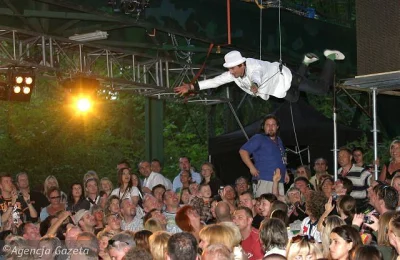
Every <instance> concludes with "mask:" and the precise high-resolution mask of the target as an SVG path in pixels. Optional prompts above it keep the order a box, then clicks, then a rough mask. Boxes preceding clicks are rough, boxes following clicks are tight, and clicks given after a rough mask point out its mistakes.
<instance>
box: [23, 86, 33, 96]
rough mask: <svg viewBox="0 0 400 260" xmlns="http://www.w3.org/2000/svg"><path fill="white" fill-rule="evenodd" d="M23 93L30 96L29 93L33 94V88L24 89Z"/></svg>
mask: <svg viewBox="0 0 400 260" xmlns="http://www.w3.org/2000/svg"><path fill="white" fill-rule="evenodd" d="M22 92H24V94H26V95H28V94H29V93H31V88H30V87H23V88H22Z"/></svg>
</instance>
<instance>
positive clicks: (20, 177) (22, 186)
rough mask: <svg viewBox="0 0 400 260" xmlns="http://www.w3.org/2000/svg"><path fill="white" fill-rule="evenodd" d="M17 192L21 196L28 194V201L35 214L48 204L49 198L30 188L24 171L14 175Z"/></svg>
mask: <svg viewBox="0 0 400 260" xmlns="http://www.w3.org/2000/svg"><path fill="white" fill-rule="evenodd" d="M15 180H16V183H17V186H18V189H19V192H20V193H21V194H22V195H23V196H25V197H26V196H27V195H30V201H31V203H32V205H33V207H34V208H35V210H36V212H37V214H40V211H41V210H42V208H45V207H47V206H48V205H49V200H48V199H47V198H46V196H44V195H43V193H41V192H39V191H34V190H31V189H30V187H29V177H28V174H27V173H26V172H20V173H18V174H17V175H16V177H15Z"/></svg>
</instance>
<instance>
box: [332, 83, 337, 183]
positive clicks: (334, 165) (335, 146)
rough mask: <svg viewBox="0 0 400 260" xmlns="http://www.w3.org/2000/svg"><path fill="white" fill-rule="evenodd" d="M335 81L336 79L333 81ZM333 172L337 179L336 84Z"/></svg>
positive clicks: (334, 88) (334, 96) (334, 92)
mask: <svg viewBox="0 0 400 260" xmlns="http://www.w3.org/2000/svg"><path fill="white" fill-rule="evenodd" d="M333 82H335V81H333ZM332 110H333V173H334V176H335V181H337V177H338V160H337V156H338V155H337V151H338V148H337V122H336V120H337V119H336V112H337V111H336V84H334V87H333V109H332Z"/></svg>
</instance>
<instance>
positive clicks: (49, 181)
mask: <svg viewBox="0 0 400 260" xmlns="http://www.w3.org/2000/svg"><path fill="white" fill-rule="evenodd" d="M51 187H56V188H58V189H60V186H59V185H58V181H57V178H56V176H54V175H49V176H47V178H46V179H45V180H44V187H43V188H44V190H43V194H44V195H45V196H46V197H47V194H48V192H49V189H50V188H51ZM60 194H61V199H60V202H62V203H67V199H68V197H67V194H65V193H64V192H63V191H61V190H60Z"/></svg>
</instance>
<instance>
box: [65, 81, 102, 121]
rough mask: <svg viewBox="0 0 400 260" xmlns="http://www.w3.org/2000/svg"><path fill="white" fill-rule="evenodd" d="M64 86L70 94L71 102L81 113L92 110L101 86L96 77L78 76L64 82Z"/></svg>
mask: <svg viewBox="0 0 400 260" xmlns="http://www.w3.org/2000/svg"><path fill="white" fill-rule="evenodd" d="M63 86H64V88H65V89H66V90H67V92H68V93H69V94H70V96H69V98H70V104H71V105H72V106H73V107H74V108H75V109H76V110H77V111H78V112H79V113H84V114H86V113H88V112H90V111H91V110H92V107H93V105H94V103H95V102H94V101H95V100H96V94H97V92H96V91H97V90H98V89H99V87H100V83H99V81H98V80H96V79H94V78H89V77H84V76H77V77H73V78H70V79H67V80H65V81H64V82H63Z"/></svg>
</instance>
